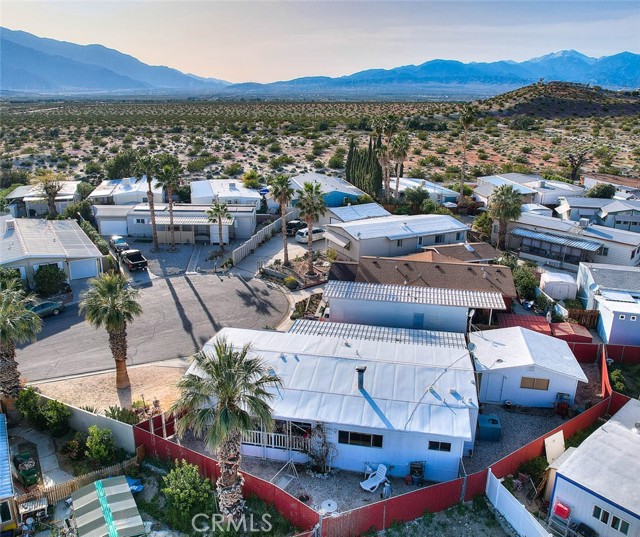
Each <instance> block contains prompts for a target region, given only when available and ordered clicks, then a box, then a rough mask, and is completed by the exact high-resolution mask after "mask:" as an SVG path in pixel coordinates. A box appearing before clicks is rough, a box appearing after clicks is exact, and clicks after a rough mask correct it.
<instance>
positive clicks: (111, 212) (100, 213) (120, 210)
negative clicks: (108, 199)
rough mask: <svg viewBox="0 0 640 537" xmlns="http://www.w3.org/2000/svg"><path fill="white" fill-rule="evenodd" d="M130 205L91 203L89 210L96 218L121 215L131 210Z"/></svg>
mask: <svg viewBox="0 0 640 537" xmlns="http://www.w3.org/2000/svg"><path fill="white" fill-rule="evenodd" d="M132 209H133V206H132V205H92V206H91V210H92V211H93V215H94V216H95V217H96V218H107V217H122V218H126V216H127V215H128V214H129V213H130V212H131V211H132Z"/></svg>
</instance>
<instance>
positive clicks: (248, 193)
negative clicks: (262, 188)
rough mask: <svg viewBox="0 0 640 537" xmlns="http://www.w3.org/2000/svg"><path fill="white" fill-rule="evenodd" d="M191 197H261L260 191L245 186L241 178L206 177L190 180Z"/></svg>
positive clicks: (256, 199)
mask: <svg viewBox="0 0 640 537" xmlns="http://www.w3.org/2000/svg"><path fill="white" fill-rule="evenodd" d="M190 188H191V198H211V199H215V198H220V199H226V198H230V197H231V198H233V197H238V198H250V199H252V200H254V201H259V200H261V199H262V196H261V195H260V192H258V191H257V190H255V189H253V188H247V187H246V186H244V184H243V183H242V179H206V180H204V181H191V183H190Z"/></svg>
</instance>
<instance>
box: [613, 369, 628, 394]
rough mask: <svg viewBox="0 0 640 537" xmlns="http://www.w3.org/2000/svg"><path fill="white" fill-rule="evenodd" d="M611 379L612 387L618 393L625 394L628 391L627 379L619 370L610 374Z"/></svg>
mask: <svg viewBox="0 0 640 537" xmlns="http://www.w3.org/2000/svg"><path fill="white" fill-rule="evenodd" d="M609 378H610V379H611V387H612V388H613V389H614V391H616V392H620V393H624V392H626V391H627V379H625V377H624V374H623V373H622V371H620V370H619V369H614V370H613V371H612V372H611V373H610V374H609Z"/></svg>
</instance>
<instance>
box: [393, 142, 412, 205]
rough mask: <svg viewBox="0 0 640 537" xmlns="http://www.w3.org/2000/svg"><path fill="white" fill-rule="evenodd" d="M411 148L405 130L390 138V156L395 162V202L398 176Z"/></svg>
mask: <svg viewBox="0 0 640 537" xmlns="http://www.w3.org/2000/svg"><path fill="white" fill-rule="evenodd" d="M410 149H411V139H410V138H409V135H408V134H407V132H406V131H401V132H399V133H398V134H396V135H395V136H394V137H393V138H392V139H391V157H392V158H393V160H394V161H395V163H396V191H395V198H396V202H397V201H398V200H399V191H400V177H402V171H403V168H404V161H405V160H407V155H408V154H409V150H410Z"/></svg>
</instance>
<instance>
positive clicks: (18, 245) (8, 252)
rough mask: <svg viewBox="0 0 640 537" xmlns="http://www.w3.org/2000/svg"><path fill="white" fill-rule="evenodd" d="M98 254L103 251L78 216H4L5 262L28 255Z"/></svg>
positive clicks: (0, 242)
mask: <svg viewBox="0 0 640 537" xmlns="http://www.w3.org/2000/svg"><path fill="white" fill-rule="evenodd" d="M10 222H13V224H11V223H10ZM11 226H13V229H12V228H11ZM96 257H102V254H101V253H100V251H99V250H98V248H96V246H95V244H93V242H91V239H89V237H87V235H86V233H85V232H84V231H82V228H81V227H80V226H79V225H78V223H77V222H76V221H75V220H41V219H38V220H36V219H26V218H18V219H12V218H6V217H4V218H2V219H0V259H2V261H3V262H5V263H9V262H12V261H16V260H19V259H24V258H54V259H55V258H64V259H67V258H96Z"/></svg>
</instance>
